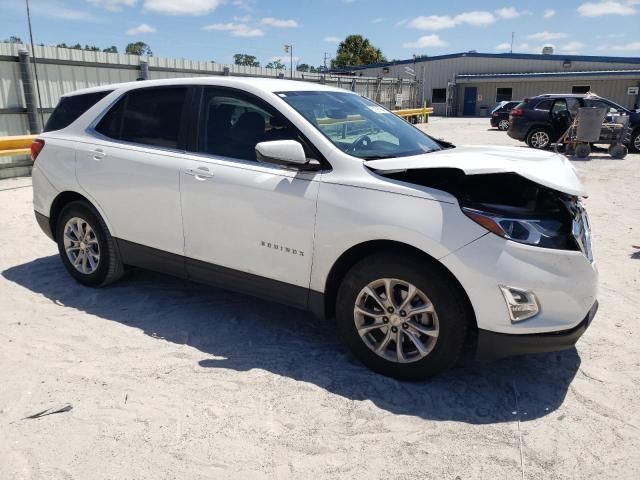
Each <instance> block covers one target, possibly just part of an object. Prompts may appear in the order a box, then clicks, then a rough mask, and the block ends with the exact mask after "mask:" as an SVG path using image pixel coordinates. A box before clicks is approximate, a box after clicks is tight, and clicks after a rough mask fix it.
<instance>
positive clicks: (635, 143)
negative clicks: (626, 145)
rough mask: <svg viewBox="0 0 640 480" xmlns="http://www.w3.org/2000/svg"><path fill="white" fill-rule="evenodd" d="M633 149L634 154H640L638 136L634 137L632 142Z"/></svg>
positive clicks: (639, 136) (639, 139)
mask: <svg viewBox="0 0 640 480" xmlns="http://www.w3.org/2000/svg"><path fill="white" fill-rule="evenodd" d="M633 148H634V149H635V151H636V152H640V134H638V135H636V138H635V139H634V140H633Z"/></svg>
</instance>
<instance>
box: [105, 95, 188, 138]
mask: <svg viewBox="0 0 640 480" xmlns="http://www.w3.org/2000/svg"><path fill="white" fill-rule="evenodd" d="M186 95H187V89H186V87H178V88H146V89H140V90H134V91H132V92H129V93H127V94H125V95H124V96H123V97H122V98H121V99H120V100H118V102H117V103H116V104H115V105H114V106H113V108H111V110H109V112H107V114H106V115H105V116H104V117H103V118H102V120H100V122H99V123H98V125H97V126H96V131H98V132H100V133H101V134H102V135H104V136H106V137H109V138H113V139H116V140H123V141H126V142H132V143H141V144H143V145H153V146H158V147H165V148H178V138H179V134H180V119H181V116H182V110H183V108H184V104H185V99H186Z"/></svg>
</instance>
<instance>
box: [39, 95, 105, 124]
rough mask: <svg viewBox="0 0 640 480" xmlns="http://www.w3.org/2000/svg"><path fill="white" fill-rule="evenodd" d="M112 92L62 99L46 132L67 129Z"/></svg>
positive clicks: (50, 119)
mask: <svg viewBox="0 0 640 480" xmlns="http://www.w3.org/2000/svg"><path fill="white" fill-rule="evenodd" d="M111 92H112V90H105V91H103V92H94V93H84V94H81V95H72V96H70V97H62V98H61V99H60V102H58V105H57V106H56V108H55V110H54V111H53V113H52V114H51V116H50V117H49V120H48V121H47V124H46V125H45V127H44V131H45V132H51V131H54V130H62V129H63V128H67V127H68V126H69V125H71V124H72V123H73V122H75V121H76V120H77V118H78V117H79V116H80V115H82V114H83V113H84V112H86V111H87V110H89V109H90V108H91V107H93V106H94V105H95V104H96V103H98V102H99V101H100V100H102V99H103V98H104V97H106V96H107V95H109V94H110V93H111Z"/></svg>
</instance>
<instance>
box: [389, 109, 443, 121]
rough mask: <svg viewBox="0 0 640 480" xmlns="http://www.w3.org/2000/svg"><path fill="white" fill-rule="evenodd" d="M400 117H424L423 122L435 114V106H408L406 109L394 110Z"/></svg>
mask: <svg viewBox="0 0 640 480" xmlns="http://www.w3.org/2000/svg"><path fill="white" fill-rule="evenodd" d="M393 113H395V114H396V115H397V116H399V117H403V118H407V119H408V118H410V117H422V118H423V122H425V123H426V122H428V121H429V115H433V107H423V108H406V109H404V110H393Z"/></svg>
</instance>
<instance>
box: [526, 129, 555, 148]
mask: <svg viewBox="0 0 640 480" xmlns="http://www.w3.org/2000/svg"><path fill="white" fill-rule="evenodd" d="M527 145H529V146H530V147H531V148H537V149H540V150H542V149H545V148H549V146H551V133H550V132H549V130H548V129H546V128H534V129H532V130H531V131H530V132H529V134H528V135H527Z"/></svg>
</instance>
